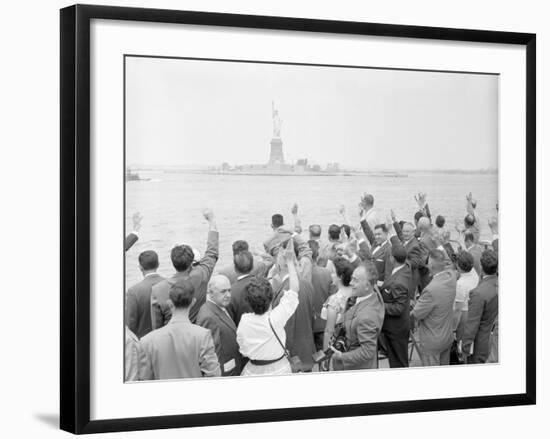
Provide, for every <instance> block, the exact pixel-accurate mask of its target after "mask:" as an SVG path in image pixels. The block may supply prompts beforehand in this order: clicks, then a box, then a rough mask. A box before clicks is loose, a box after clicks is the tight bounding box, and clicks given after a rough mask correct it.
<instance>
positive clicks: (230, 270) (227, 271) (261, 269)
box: [216, 258, 271, 285]
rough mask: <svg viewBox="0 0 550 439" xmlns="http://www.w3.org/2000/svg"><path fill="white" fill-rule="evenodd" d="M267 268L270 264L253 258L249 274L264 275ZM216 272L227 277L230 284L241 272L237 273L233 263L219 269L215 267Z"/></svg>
mask: <svg viewBox="0 0 550 439" xmlns="http://www.w3.org/2000/svg"><path fill="white" fill-rule="evenodd" d="M269 268H271V265H270V264H267V263H266V262H264V261H262V260H260V259H257V258H254V265H253V266H252V271H251V272H250V274H251V275H253V276H266V275H267V272H268V271H269ZM216 272H217V274H222V275H224V276H225V277H227V278H228V279H229V283H230V284H231V285H233V284H234V283H235V282H237V278H238V277H239V276H241V273H238V272H237V270H236V269H235V265H234V264H231V265H228V266H226V267H223V268H221V269H220V270H217V269H216Z"/></svg>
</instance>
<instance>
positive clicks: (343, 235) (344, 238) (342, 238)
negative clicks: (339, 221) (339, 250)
mask: <svg viewBox="0 0 550 439" xmlns="http://www.w3.org/2000/svg"><path fill="white" fill-rule="evenodd" d="M340 242H342V243H344V242H348V235H347V234H346V229H344V228H343V227H341V228H340Z"/></svg>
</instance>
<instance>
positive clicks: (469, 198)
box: [466, 192, 477, 214]
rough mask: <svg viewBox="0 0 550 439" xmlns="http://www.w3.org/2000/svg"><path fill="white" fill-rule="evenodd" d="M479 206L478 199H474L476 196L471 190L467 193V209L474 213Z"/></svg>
mask: <svg viewBox="0 0 550 439" xmlns="http://www.w3.org/2000/svg"><path fill="white" fill-rule="evenodd" d="M476 206H477V201H476V200H474V197H473V196H472V193H471V192H470V193H469V194H468V195H466V210H467V211H468V213H471V214H473V213H474V212H473V210H474V209H475V208H476Z"/></svg>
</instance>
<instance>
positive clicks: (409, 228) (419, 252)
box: [390, 222, 428, 299]
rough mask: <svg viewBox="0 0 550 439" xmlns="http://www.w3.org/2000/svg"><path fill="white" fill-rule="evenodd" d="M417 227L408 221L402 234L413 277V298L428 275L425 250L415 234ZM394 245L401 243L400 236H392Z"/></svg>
mask: <svg viewBox="0 0 550 439" xmlns="http://www.w3.org/2000/svg"><path fill="white" fill-rule="evenodd" d="M414 233H415V228H414V226H413V225H412V223H408V222H406V223H405V224H403V227H402V228H401V234H402V236H403V243H402V245H403V246H404V247H405V250H406V251H407V262H408V263H409V266H410V267H411V271H412V277H411V288H410V289H409V291H410V292H411V299H414V298H415V292H416V291H417V290H418V291H421V288H420V286H421V277H422V276H426V273H427V270H428V269H427V267H426V263H425V251H424V250H423V249H422V247H421V246H420V242H418V239H417V238H416V237H415V236H414ZM390 240H391V243H392V245H399V244H400V242H399V238H398V237H397V236H392V237H391V238H390Z"/></svg>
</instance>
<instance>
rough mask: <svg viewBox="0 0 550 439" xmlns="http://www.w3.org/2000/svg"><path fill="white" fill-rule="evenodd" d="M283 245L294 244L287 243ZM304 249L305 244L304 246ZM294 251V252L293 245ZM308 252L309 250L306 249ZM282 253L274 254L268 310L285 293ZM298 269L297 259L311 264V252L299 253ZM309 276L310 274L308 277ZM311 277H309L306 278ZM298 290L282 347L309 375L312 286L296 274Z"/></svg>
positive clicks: (286, 276)
mask: <svg viewBox="0 0 550 439" xmlns="http://www.w3.org/2000/svg"><path fill="white" fill-rule="evenodd" d="M287 245H294V244H293V241H292V240H290V241H289V242H288V244H287ZM306 246H307V244H306ZM294 248H295V252H296V253H298V251H297V248H296V246H295V247H294ZM308 250H309V247H308ZM283 253H284V252H282V251H280V252H279V254H278V255H277V263H276V268H275V272H274V276H273V278H272V280H271V282H272V287H273V292H274V295H273V301H272V307H273V308H275V307H276V306H277V305H278V304H279V302H280V300H281V298H282V296H283V292H284V291H286V290H288V289H289V288H290V287H289V274H288V268H287V264H286V262H284V257H283ZM298 257H299V259H298V266H299V265H300V258H303V257H307V258H308V259H310V261H311V251H309V253H307V254H304V253H302V252H300V253H299V254H298ZM310 276H311V275H310ZM310 278H311V277H310ZM299 284H300V286H299V288H298V291H297V293H298V300H299V302H298V307H297V308H296V311H295V312H294V314H293V315H292V316H291V317H290V319H289V320H288V321H287V322H286V324H285V333H286V348H287V349H288V350H289V352H290V356H291V357H293V356H298V357H300V360H301V361H302V366H303V371H304V372H310V371H311V370H312V368H313V354H314V353H315V352H316V351H315V342H314V339H313V324H314V314H313V294H314V293H313V286H312V285H311V281H310V280H308V279H307V278H305V277H303V276H302V275H300V274H299Z"/></svg>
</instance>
